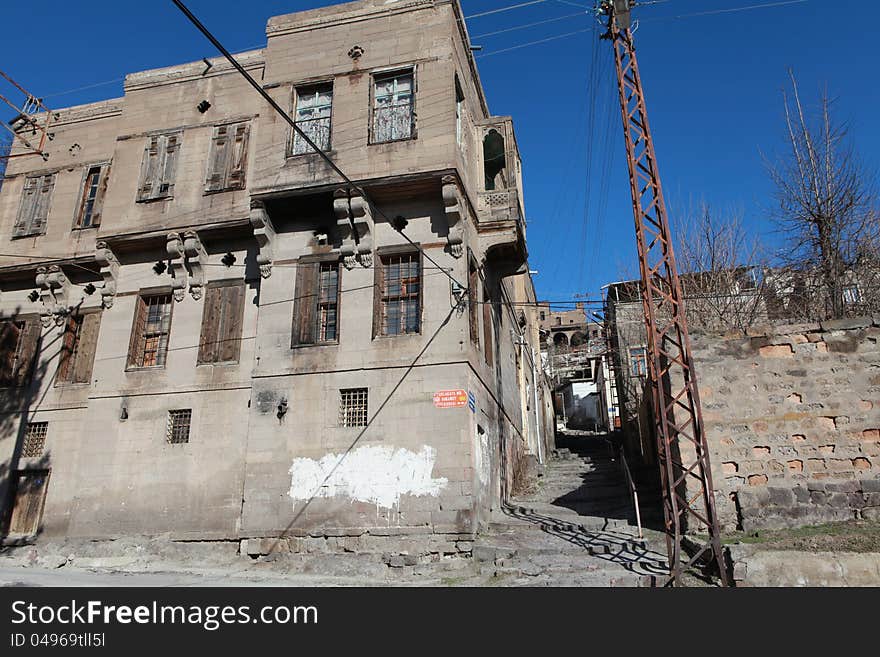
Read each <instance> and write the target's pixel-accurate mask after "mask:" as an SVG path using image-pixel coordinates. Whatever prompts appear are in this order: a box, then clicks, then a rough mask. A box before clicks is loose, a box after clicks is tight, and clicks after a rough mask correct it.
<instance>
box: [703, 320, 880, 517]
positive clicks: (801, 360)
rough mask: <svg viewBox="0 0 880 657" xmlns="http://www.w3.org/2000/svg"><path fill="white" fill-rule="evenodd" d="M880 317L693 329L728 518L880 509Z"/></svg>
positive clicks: (876, 513) (858, 513) (720, 499)
mask: <svg viewBox="0 0 880 657" xmlns="http://www.w3.org/2000/svg"><path fill="white" fill-rule="evenodd" d="M878 339H880V317H875V318H873V319H872V318H862V319H849V320H839V321H830V322H823V323H821V324H809V325H798V326H782V327H775V328H772V329H762V330H760V331H750V332H749V335H746V336H743V335H742V334H737V335H730V334H728V335H725V336H719V335H717V334H716V335H710V334H694V335H692V341H693V349H694V359H695V362H696V366H697V376H698V381H699V384H700V392H701V397H702V401H703V417H704V421H705V426H706V435H707V438H708V441H709V445H710V450H711V459H712V473H713V479H714V486H715V490H716V500H717V507H718V513H719V517H720V520H721V522H722V524H723V525H724V527H725V528H726V529H733V528H735V527H737V526H739V527H741V528H742V529H745V530H747V531H748V530H751V529H754V528H782V527H795V526H801V525H808V524H816V523H823V522H828V521H835V520H847V519H853V518H871V519H877V518H878V517H880V344H878Z"/></svg>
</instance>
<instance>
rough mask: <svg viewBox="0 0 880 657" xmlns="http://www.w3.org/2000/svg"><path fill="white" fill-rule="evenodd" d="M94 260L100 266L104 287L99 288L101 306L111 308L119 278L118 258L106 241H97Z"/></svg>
mask: <svg viewBox="0 0 880 657" xmlns="http://www.w3.org/2000/svg"><path fill="white" fill-rule="evenodd" d="M95 261H96V262H97V263H98V266H100V268H101V277H102V278H103V279H104V287H102V288H101V307H102V308H105V309H106V308H112V307H113V301H114V300H115V299H116V283H117V280H118V278H119V258H117V257H116V254H115V253H113V251H112V250H111V249H110V247H109V246H108V245H107V242H98V243H97V244H96V245H95Z"/></svg>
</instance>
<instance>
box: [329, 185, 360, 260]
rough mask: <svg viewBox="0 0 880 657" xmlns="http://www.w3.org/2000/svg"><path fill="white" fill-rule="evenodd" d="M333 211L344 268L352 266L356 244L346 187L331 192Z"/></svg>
mask: <svg viewBox="0 0 880 657" xmlns="http://www.w3.org/2000/svg"><path fill="white" fill-rule="evenodd" d="M333 212H334V214H335V215H336V234H337V236H338V237H339V241H340V242H341V245H340V247H339V251H340V252H341V253H342V263H343V264H344V265H345V268H346V269H351V268H352V267H354V264H355V261H356V257H357V244H355V241H354V226H352V223H351V202H350V200H349V198H348V190H347V189H337V190H336V191H335V192H333Z"/></svg>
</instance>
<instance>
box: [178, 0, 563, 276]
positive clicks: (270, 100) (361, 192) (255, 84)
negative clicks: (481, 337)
mask: <svg viewBox="0 0 880 657" xmlns="http://www.w3.org/2000/svg"><path fill="white" fill-rule="evenodd" d="M171 1H172V2H173V3H174V4H175V5H176V6H177V8H178V9H180V11H181V12H183V15H184V16H186V17H187V18H188V19H189V21H190V22H191V23H192V24H193V25H195V27H196V28H197V29H198V30H199V32H201V33H202V34H203V35H204V36H205V38H206V39H208V41H210V42H211V43H212V44H213V46H214V47H215V48H217V50H219V51H220V53H221V54H222V55H223V56H224V57H225V58H226V60H227V61H228V62H229V63H230V64H232V66H233V67H234V68H235V70H237V71H238V72H239V73H240V74H241V75H242V76H243V77H244V78H245V80H247V82H248V84H250V85H251V86H252V87H253V88H254V89H255V90H256V91H257V93H258V94H260V95H261V96H262V97H263V100H265V101H266V102H267V103H269V105H270V106H271V107H272V109H274V110H275V111H276V112H277V113H278V114H279V115H280V116H281V117H282V118H283V119H284V120H285V121H286V122H287V123H288V124H289V125H290V127H292V128H293V130H294V131H295V132H296V133H297V134H298V135H299V136H300V137H301V138H302V139H303V140H304V141H305V142H306V144H307V145H308V146H309V147H310V148H312V149H313V150H314V151H315V152H316V153H318V154H319V155H320V156H321V159H322V160H324V162H326V163H327V165H328V166H329V167H330V168H331V169H333V171H335V172H336V174H337V175H338V176H339V177H340V178H342V180H344V181H345V182H346V183H347V184H348V185H349V194H350V193H351V192H352V191H356V192H358V193H359V195H360V196H362V197H363V198H364V200H366V201H367V203H369V204H370V206H371V207H372V208H373V209H374V210H376V212H377V213H378V214H379V215H380V216H381V217H382V218H383V219H385V221H387V222H388V223H389V224H390V225H391V226H394V225H395V222H393V221H392V220H391V219H390V218H389V217H388V216H387V215H386V214H385V213H384V212H382V210H381V209H380V208H379V207H378V206H377V205H376V204H375V203H373V202H372V201H371V200H370V199H369V197H368V196H367V194H366V192H365V191H364V190H363V189H361V188H360V187H358V186H357V185H356V184H355V182H354V181H353V180H352V179H351V178H349V177H348V176H347V175H346V174H345V172H344V171H342V169H340V168H339V167H338V166H337V165H336V163H335V162H334V161H333V160H332V159H331V158H330V156H329V155H327V153H325V152H324V151H323V150H321V149H320V148H319V147H318V145H317V144H315V142H313V141H312V139H311V138H310V137H309V136H308V135H307V134H306V133H305V131H304V130H303V129H302V128H300V127H299V126H298V125H297V124H296V121H294V120H293V119H292V118H291V117H290V115H288V114H287V112H285V111H284V110H283V109H282V108H281V106H280V105H279V104H278V103H276V102H275V100H274V99H273V98H272V97H271V96H270V95H269V94H268V93H266V90H265V89H263V87H262V86H260V84H259V83H258V82H257V81H256V80H254V79H253V78H252V77H251V75H250V73H248V72H247V71H246V70H245V69H244V67H243V66H242V65H241V64H239V63H238V61H237V60H236V59H235V57H233V56H232V55H231V54H230V52H229V51H228V50H227V49H226V48H225V47H224V46H223V44H222V43H220V41H218V40H217V38H216V37H215V36H214V35H213V34H211V32H210V31H209V30H208V28H207V27H205V26H204V25H203V24H202V22H201V21H200V20H199V19H198V18H196V16H195V14H193V13H192V12H191V11H190V10H189V9H188V8H187V6H186V5H185V4H183V2H181V0H171ZM539 1H540V2H544V1H546V0H539ZM397 232H398V233H400V235H401V236H402V237H403V238H404V239H405V240H406V241H407V242H409V243H410V245H412V246H414V247H415V248H416V249H417V250H418V251H419V252H420V253H421V254H422V256H424V258H425V259H426V260H428V262H430V263H431V264H433V265H434V266H436V267H438V268H440V269H442V268H441V267H440V265H439V264H437V262H435V261H434V259H433V258H432V257H431V256H430V255H428V254H427V253H426V252H425V250H424V249H422V248H421V247H420V246H419V245H418V244H416V243H415V242H413V241H412V240H411V239H410V238H409V236H408V235H406V234H405V233H404V232H403V229H402V228H400V229H397ZM446 275H447V276H448V277H449V280H451V281H452V282H453V283H454V284H455V285H457V286H458V287H460V288H462V289H464V287H465V286H464V285H462V284H461V283H459V282H458V281H457V280H456V279H455V277H454V276H452V274H450V273H448V272H447V274H446Z"/></svg>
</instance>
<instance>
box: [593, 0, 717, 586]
mask: <svg viewBox="0 0 880 657" xmlns="http://www.w3.org/2000/svg"><path fill="white" fill-rule="evenodd" d="M636 4H637V3H634V2H632V1H631V0H613V1H611V0H603V1H601V2H599V3H598V4H597V12H598V14H599V15H601V16H602V17H607V21H608V32H607V33H606V34H604V35H603V36H602V38H603V39H607V40H609V41H611V43H612V45H613V47H614V63H615V66H616V69H617V86H618V92H619V95H620V109H621V113H622V117H623V132H624V137H625V140H626V155H627V163H628V165H629V183H630V191H631V192H632V203H633V215H634V218H635V227H636V239H637V242H638V254H639V271H640V273H641V292H642V294H641V297H642V310H643V312H644V319H645V328H646V332H647V342H648V386H647V389H646V394H649V395H650V398H651V402H652V412H653V422H654V428H655V433H656V437H657V453H658V462H659V465H660V479H661V486H662V492H663V512H664V518H665V529H666V545H667V551H668V557H669V572H670V575H669V580H668V581H667V582H665V583H666V584H671V585H680V584H681V583H682V573H683V572H684V571H686V570H687V569H688V568H690V567H691V566H693V565H695V564H698V563H707V562H708V564H709V565H710V566H711V567H713V569H714V570H715V571H716V574H718V576H719V577H720V578H721V582H722V584H723V585H724V586H727V585H728V577H727V571H726V568H725V566H724V558H723V555H722V553H721V540H720V535H719V534H720V530H719V527H718V518H717V515H716V512H715V498H714V489H713V487H712V472H711V468H710V465H709V451H708V446H707V443H706V434H705V431H704V429H703V417H702V412H701V410H700V395H699V391H698V389H697V380H696V374H695V372H694V362H693V358H692V356H691V346H690V339H689V337H688V329H687V320H686V317H685V309H684V300H683V295H682V290H681V282H680V280H679V276H678V271H677V269H676V265H675V255H674V253H673V248H672V235H671V231H670V228H669V220H668V217H667V214H666V205H665V203H664V200H663V190H662V187H661V185H660V174H659V172H658V169H657V157H656V155H655V153H654V141H653V138H652V136H651V130H650V128H649V126H648V112H647V108H646V105H645V96H644V92H643V90H642V80H641V77H640V75H639V67H638V62H637V60H636V52H635V47H634V45H633V28H632V20H631V16H630V10H631V8H632V7H633V6H635V5H636ZM686 534H687V536H686ZM700 534H703V535H708V538H699V535H700ZM685 547H688V548H689V549H688V550H685ZM684 552H687V555H686V557H685V558H683V556H684V555H683V553H684Z"/></svg>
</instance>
